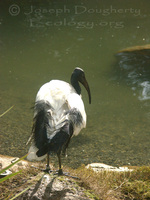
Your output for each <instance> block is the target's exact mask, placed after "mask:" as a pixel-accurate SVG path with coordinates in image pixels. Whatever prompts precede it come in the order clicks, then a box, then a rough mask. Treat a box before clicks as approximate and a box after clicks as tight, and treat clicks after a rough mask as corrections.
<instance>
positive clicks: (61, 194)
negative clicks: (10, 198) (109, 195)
mask: <svg viewBox="0 0 150 200" xmlns="http://www.w3.org/2000/svg"><path fill="white" fill-rule="evenodd" d="M22 199H25V200H29V199H30V200H32V199H33V200H41V199H45V200H46V199H51V200H90V198H88V197H86V196H85V194H84V189H83V188H81V187H79V186H77V185H76V183H75V182H74V181H72V180H71V179H69V178H67V177H58V176H55V177H54V176H52V175H49V174H45V175H44V176H43V177H42V178H41V179H40V180H39V181H38V182H37V183H36V184H34V185H33V186H32V187H31V188H30V189H29V190H28V191H27V192H25V193H24V194H23V195H22V196H20V197H19V198H17V200H22Z"/></svg>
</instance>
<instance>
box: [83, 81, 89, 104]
mask: <svg viewBox="0 0 150 200" xmlns="http://www.w3.org/2000/svg"><path fill="white" fill-rule="evenodd" d="M82 84H83V86H84V87H85V89H86V90H87V93H88V96H89V104H91V92H90V88H89V84H88V82H87V80H86V79H84V81H83V82H82Z"/></svg>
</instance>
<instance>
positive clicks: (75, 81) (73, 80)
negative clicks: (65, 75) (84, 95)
mask: <svg viewBox="0 0 150 200" xmlns="http://www.w3.org/2000/svg"><path fill="white" fill-rule="evenodd" d="M71 85H72V86H73V87H74V89H75V90H76V92H77V94H79V95H80V94H81V87H80V85H79V82H78V79H77V77H76V74H74V73H73V74H72V75H71Z"/></svg>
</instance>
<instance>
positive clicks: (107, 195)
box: [75, 166, 150, 200]
mask: <svg viewBox="0 0 150 200" xmlns="http://www.w3.org/2000/svg"><path fill="white" fill-rule="evenodd" d="M75 173H76V175H77V176H78V177H80V179H81V182H80V184H81V185H82V186H83V187H85V188H87V189H90V190H92V191H93V192H94V193H95V195H96V196H97V197H98V199H100V200H113V199H114V200H119V199H125V200H148V199H150V167H146V166H143V167H137V168H136V169H135V170H134V171H132V172H112V171H102V172H100V173H96V172H94V171H93V170H92V169H86V168H85V166H81V167H80V168H78V169H77V170H75Z"/></svg>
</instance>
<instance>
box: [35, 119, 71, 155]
mask: <svg viewBox="0 0 150 200" xmlns="http://www.w3.org/2000/svg"><path fill="white" fill-rule="evenodd" d="M72 134H73V125H72V123H71V122H69V121H67V120H66V123H65V125H63V127H61V128H60V129H59V130H56V131H55V132H54V133H53V134H52V135H51V137H50V138H49V139H48V142H47V143H45V144H44V145H43V146H42V147H41V148H39V150H38V151H37V153H36V155H37V156H38V157H41V156H43V155H45V154H46V153H48V152H55V153H59V152H61V150H62V149H63V150H64V149H65V146H66V145H67V143H68V141H69V140H70V138H71V136H72ZM66 147H67V146H66Z"/></svg>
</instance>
